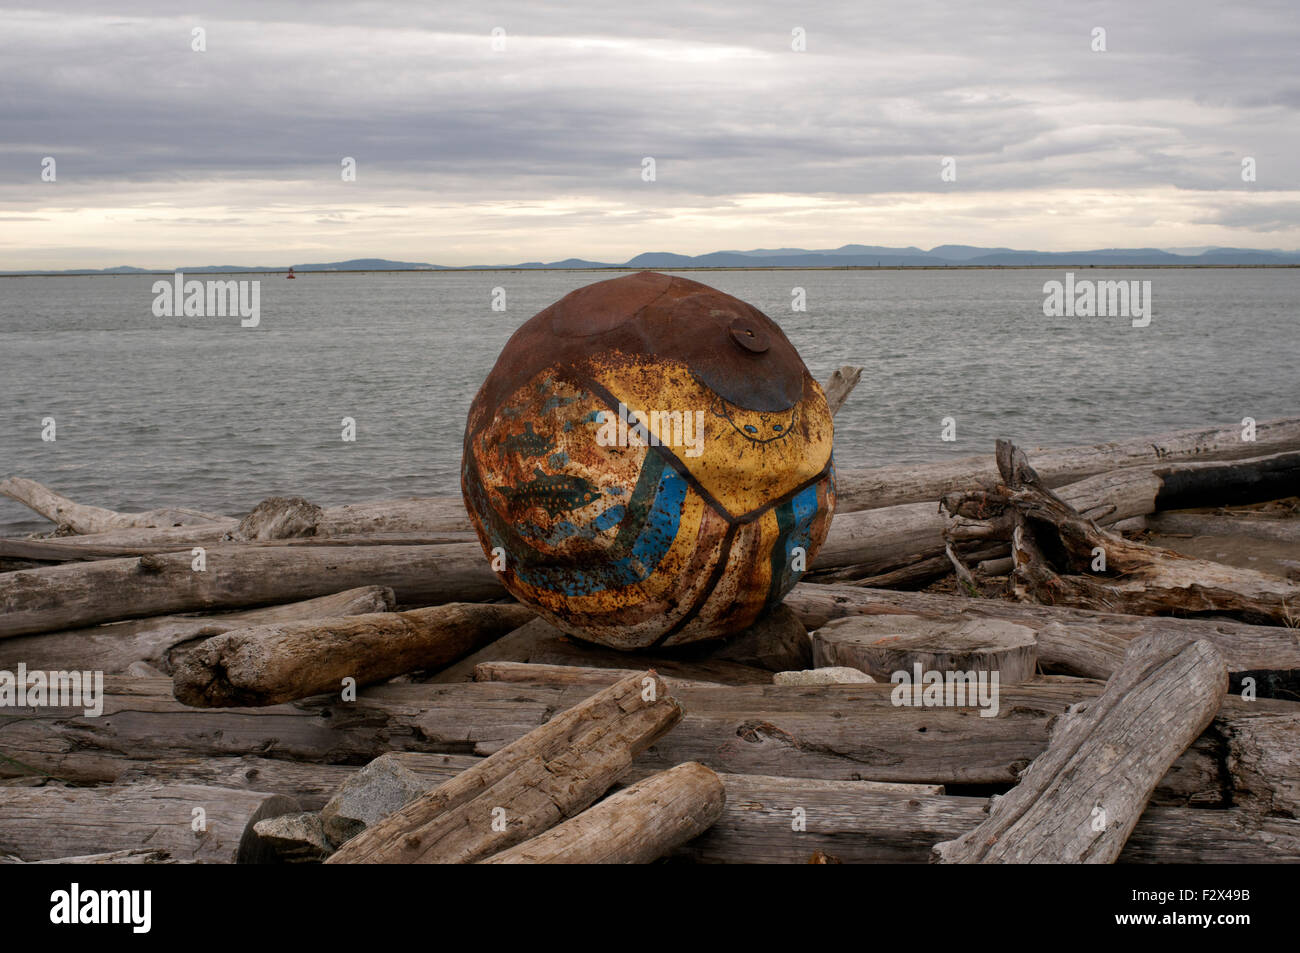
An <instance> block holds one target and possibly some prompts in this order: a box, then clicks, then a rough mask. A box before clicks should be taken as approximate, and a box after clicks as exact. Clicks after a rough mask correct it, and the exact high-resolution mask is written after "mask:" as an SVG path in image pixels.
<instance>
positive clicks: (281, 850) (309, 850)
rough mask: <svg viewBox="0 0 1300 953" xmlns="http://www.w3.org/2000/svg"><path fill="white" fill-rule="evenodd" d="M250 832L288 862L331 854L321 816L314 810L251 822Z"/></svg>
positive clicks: (308, 859) (322, 858)
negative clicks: (251, 830) (252, 823)
mask: <svg viewBox="0 0 1300 953" xmlns="http://www.w3.org/2000/svg"><path fill="white" fill-rule="evenodd" d="M253 833H255V834H256V835H257V836H258V838H260V839H261V840H262V842H263V843H264V844H266V846H267V847H270V848H271V849H272V850H273V851H275V853H276V854H277V855H279V858H280V859H281V860H283V861H285V862H287V863H307V862H310V861H316V860H324V859H325V858H326V857H328V856H329V855H330V854H332V853H334V845H332V844H331V843H330V842H329V840H328V838H326V836H325V828H324V826H323V825H322V824H321V819H320V815H319V814H317V813H315V812H314V811H308V812H306V813H303V814H281V815H279V816H278V817H268V818H265V819H264V820H260V821H258V822H257V823H255V824H254V825H253Z"/></svg>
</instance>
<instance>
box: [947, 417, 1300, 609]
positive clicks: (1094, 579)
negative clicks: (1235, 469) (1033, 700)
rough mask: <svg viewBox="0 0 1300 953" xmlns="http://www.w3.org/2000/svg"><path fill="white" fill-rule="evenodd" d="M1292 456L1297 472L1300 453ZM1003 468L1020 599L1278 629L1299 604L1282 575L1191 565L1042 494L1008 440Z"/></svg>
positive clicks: (1298, 589)
mask: <svg viewBox="0 0 1300 953" xmlns="http://www.w3.org/2000/svg"><path fill="white" fill-rule="evenodd" d="M1292 456H1293V457H1294V458H1295V461H1296V463H1297V465H1300V454H1293V455H1292ZM1271 459H1276V458H1271ZM998 465H999V467H1000V468H1001V470H1002V473H1003V479H1004V481H1005V484H1006V485H1005V487H1002V488H999V490H998V491H997V496H999V497H1001V498H1002V499H1004V500H1005V502H1006V505H1007V506H1008V507H1009V508H1010V509H1011V511H1012V514H1013V516H1014V525H1015V530H1014V536H1013V545H1012V556H1013V558H1014V559H1015V569H1014V570H1013V572H1012V576H1011V579H1012V585H1013V589H1014V591H1015V592H1016V594H1017V595H1018V596H1019V597H1020V598H1022V599H1032V600H1034V601H1037V602H1043V603H1047V604H1051V605H1076V606H1081V607H1084V608H1104V609H1112V610H1117V611H1119V612H1123V613H1126V614H1130V615H1170V614H1177V615H1194V614H1197V613H1200V614H1229V615H1232V616H1234V617H1236V618H1238V619H1240V620H1242V621H1245V622H1261V621H1262V622H1266V623H1268V622H1271V623H1274V624H1278V625H1282V624H1284V623H1285V622H1286V620H1287V618H1288V617H1289V615H1290V613H1291V611H1292V609H1291V606H1292V605H1293V604H1294V605H1300V586H1296V585H1294V584H1292V583H1289V582H1287V581H1285V580H1283V579H1280V578H1279V577H1277V576H1272V575H1268V574H1266V573H1260V572H1255V571H1254V570H1250V569H1238V568H1234V567H1229V566H1224V565H1222V564H1220V563H1213V562H1207V561H1204V560H1198V559H1190V558H1188V557H1186V556H1180V555H1179V554H1177V553H1174V552H1171V551H1170V550H1165V549H1158V548H1156V547H1154V546H1147V545H1145V544H1143V543H1138V542H1132V541H1129V540H1126V539H1124V538H1123V537H1121V536H1117V535H1115V534H1114V533H1110V532H1107V531H1105V530H1103V529H1101V528H1100V527H1099V526H1098V525H1097V524H1096V523H1095V522H1094V521H1093V520H1090V519H1087V518H1085V517H1083V516H1081V515H1080V514H1079V513H1078V512H1077V511H1076V510H1075V509H1074V508H1072V507H1071V506H1070V505H1069V504H1067V503H1066V502H1065V501H1064V500H1062V499H1061V498H1060V497H1058V496H1057V495H1056V494H1054V493H1052V491H1051V490H1048V489H1047V488H1046V487H1044V486H1043V485H1042V482H1041V480H1040V479H1039V478H1038V475H1037V474H1036V473H1034V471H1033V469H1032V468H1031V467H1030V466H1029V464H1028V461H1027V460H1026V458H1025V456H1024V454H1023V453H1022V452H1020V451H1019V450H1017V449H1016V448H1015V447H1014V446H1012V445H1011V444H1009V443H1007V442H1006V441H998ZM1236 466H1240V464H1238V465H1236ZM1205 472H1208V471H1207V470H1188V471H1186V473H1187V474H1192V473H1198V474H1204V473H1205ZM1296 473H1297V478H1298V479H1300V469H1297V471H1296ZM1188 479H1189V480H1190V476H1189V477H1188ZM945 505H948V504H945ZM1049 554H1050V555H1049Z"/></svg>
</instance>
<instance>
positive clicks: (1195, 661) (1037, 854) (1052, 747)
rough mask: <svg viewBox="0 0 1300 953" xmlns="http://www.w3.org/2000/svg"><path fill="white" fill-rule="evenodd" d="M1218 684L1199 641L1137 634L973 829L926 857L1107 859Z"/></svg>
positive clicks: (959, 860)
mask: <svg viewBox="0 0 1300 953" xmlns="http://www.w3.org/2000/svg"><path fill="white" fill-rule="evenodd" d="M1227 687H1228V671H1227V668H1226V667H1225V666H1224V664H1223V659H1222V658H1220V656H1219V653H1218V652H1216V651H1215V649H1214V646H1213V645H1211V644H1210V643H1209V642H1193V643H1187V642H1184V641H1182V640H1181V639H1176V638H1170V637H1168V636H1145V637H1143V638H1141V639H1137V640H1136V641H1134V642H1133V644H1132V645H1130V646H1129V651H1128V654H1127V655H1126V656H1125V659H1124V664H1123V665H1122V666H1121V667H1120V669H1119V671H1117V672H1116V673H1115V675H1114V676H1113V677H1112V678H1111V679H1110V681H1109V682H1108V683H1107V685H1106V691H1105V692H1103V693H1102V696H1101V697H1100V698H1098V699H1096V700H1094V701H1091V702H1088V703H1087V704H1086V705H1081V706H1079V707H1078V708H1077V709H1072V710H1071V711H1070V712H1068V713H1067V714H1066V715H1065V716H1064V717H1062V718H1061V719H1060V720H1059V721H1058V722H1057V724H1056V726H1055V729H1054V730H1053V733H1052V740H1051V743H1050V744H1049V745H1048V747H1047V750H1046V751H1044V752H1043V753H1042V754H1041V755H1039V756H1038V757H1037V758H1035V759H1034V761H1033V763H1032V764H1031V765H1030V766H1029V769H1028V770H1027V771H1026V772H1025V774H1024V776H1023V777H1022V778H1021V779H1020V783H1019V784H1017V785H1016V786H1015V787H1014V788H1012V789H1011V790H1010V791H1009V792H1008V793H1007V794H1005V795H1003V796H1002V797H999V798H996V799H995V800H994V801H993V803H992V804H991V806H990V809H989V816H988V817H987V818H986V819H985V820H984V821H983V822H981V823H980V825H979V826H978V827H976V828H974V829H973V830H970V831H968V832H966V833H965V834H963V835H962V836H961V837H959V838H957V839H956V840H951V841H945V842H943V843H941V844H937V845H935V848H934V855H935V859H936V860H938V861H940V862H941V863H949V864H963V863H1011V864H1014V863H1090V864H1109V863H1114V862H1115V860H1116V859H1117V858H1118V857H1119V855H1120V852H1121V851H1122V850H1123V848H1124V843H1125V842H1126V841H1127V840H1128V837H1129V834H1130V833H1131V832H1132V831H1133V828H1134V827H1135V826H1136V825H1137V822H1138V818H1139V817H1141V816H1142V812H1143V811H1144V810H1145V809H1146V805H1147V800H1148V798H1150V796H1151V792H1152V791H1154V790H1155V787H1156V784H1157V783H1158V782H1159V781H1160V778H1161V777H1163V776H1164V774H1165V772H1166V771H1168V770H1169V767H1170V766H1171V765H1172V764H1173V763H1174V761H1175V760H1176V759H1177V758H1178V757H1179V756H1180V755H1181V754H1182V753H1183V752H1184V751H1185V750H1186V749H1187V747H1188V746H1189V745H1190V744H1191V743H1192V742H1193V741H1194V740H1195V739H1196V738H1197V736H1199V735H1200V734H1201V732H1202V731H1204V730H1205V728H1206V726H1207V725H1209V723H1210V721H1211V720H1212V719H1213V718H1214V715H1215V713H1216V712H1217V711H1218V710H1219V705H1220V703H1221V702H1222V700H1223V693H1224V691H1225V690H1226V689H1227Z"/></svg>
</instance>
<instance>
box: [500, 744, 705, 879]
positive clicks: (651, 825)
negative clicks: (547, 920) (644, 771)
mask: <svg viewBox="0 0 1300 953" xmlns="http://www.w3.org/2000/svg"><path fill="white" fill-rule="evenodd" d="M726 800H727V795H726V790H725V789H724V788H723V786H722V781H720V780H719V779H718V776H717V775H716V774H714V773H713V772H712V771H710V770H709V769H708V768H706V767H705V766H704V765H702V764H699V763H697V762H694V761H692V762H688V763H686V764H679V765H677V767H675V768H670V769H668V770H667V771H662V772H660V773H658V774H654V775H651V776H650V777H648V778H645V779H644V780H642V781H638V782H637V783H636V784H633V785H632V786H631V787H629V788H624V789H623V790H622V791H619V792H618V793H616V794H612V795H610V796H609V797H608V798H606V799H605V800H603V801H601V802H600V803H599V804H596V805H595V806H593V807H589V808H587V810H585V811H583V812H582V813H581V814H579V815H578V816H577V817H573V818H570V819H569V820H567V821H565V822H564V823H562V824H559V825H557V826H555V827H552V828H551V829H550V830H549V831H546V832H545V833H544V834H539V835H537V836H536V837H534V838H533V839H532V840H528V841H524V843H522V844H517V845H516V846H514V847H511V848H509V849H508V850H503V851H501V852H500V853H499V854H494V855H493V856H492V857H491V858H489V859H488V860H487V861H485V863H489V864H648V863H650V862H651V861H655V860H658V859H659V858H660V857H663V856H664V855H665V854H667V853H669V852H670V851H672V850H674V849H676V848H678V847H680V846H681V845H682V844H685V843H686V842H687V841H690V840H692V839H694V838H696V837H699V836H700V835H701V834H703V833H704V832H705V831H706V830H708V829H709V828H710V827H711V826H712V825H713V822H714V821H716V820H717V819H718V818H719V817H720V816H721V814H722V808H723V805H724V804H725V803H726Z"/></svg>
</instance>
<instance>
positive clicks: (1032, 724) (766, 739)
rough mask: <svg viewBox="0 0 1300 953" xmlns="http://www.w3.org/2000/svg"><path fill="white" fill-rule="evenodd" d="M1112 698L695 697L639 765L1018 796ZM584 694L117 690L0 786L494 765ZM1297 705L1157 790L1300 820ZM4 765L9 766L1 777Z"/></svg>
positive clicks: (816, 693) (15, 720)
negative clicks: (1073, 721)
mask: <svg viewBox="0 0 1300 953" xmlns="http://www.w3.org/2000/svg"><path fill="white" fill-rule="evenodd" d="M1102 687H1103V686H1102V685H1101V683H1099V682H1094V681H1088V680H1074V679H1065V680H1059V681H1056V682H1048V683H1042V684H1040V683H1026V684H1022V685H1015V686H1008V687H1006V688H1003V689H1001V690H1000V693H999V708H998V714H997V716H996V717H981V716H980V715H979V713H978V711H977V710H976V709H975V708H970V707H967V708H937V707H930V708H924V707H922V708H917V707H911V706H906V707H899V706H895V705H894V704H893V701H892V699H891V692H892V690H893V688H894V686H892V685H889V684H868V685H821V686H813V687H793V686H773V685H768V686H735V687H728V688H721V689H697V688H682V689H680V690H677V691H674V695H675V696H676V697H678V698H679V699H681V700H682V703H683V705H684V706H686V708H687V709H688V711H689V714H688V715H687V717H686V719H685V721H684V722H683V724H682V725H681V726H679V728H678V730H676V731H673V732H671V733H670V734H668V735H667V736H665V737H664V738H663V739H661V740H660V741H658V742H657V743H656V744H655V746H654V748H653V749H652V750H650V751H647V752H645V753H644V754H643V755H642V756H641V764H642V765H643V766H644V767H646V768H647V769H659V770H662V769H664V768H668V767H672V766H673V765H676V764H680V763H681V762H683V761H699V762H701V763H702V764H706V765H708V766H709V767H711V768H713V769H714V770H715V771H727V772H731V773H736V774H781V775H785V776H789V777H814V778H817V777H819V778H827V779H853V778H867V779H870V780H880V781H900V782H905V783H932V784H1009V783H1014V782H1015V780H1016V778H1017V777H1018V775H1019V773H1020V771H1021V770H1022V769H1023V768H1024V767H1025V766H1026V765H1027V764H1028V763H1029V762H1030V761H1032V760H1033V759H1034V758H1035V757H1037V756H1038V755H1039V754H1040V753H1041V752H1042V751H1043V750H1044V749H1045V748H1046V746H1047V740H1048V725H1049V722H1050V721H1051V719H1052V718H1053V717H1055V716H1056V715H1059V714H1061V713H1063V712H1064V711H1065V710H1066V709H1067V708H1068V707H1069V706H1070V705H1071V704H1074V703H1077V702H1081V701H1086V700H1088V699H1090V698H1094V697H1096V696H1097V695H1098V694H1100V692H1101V689H1102ZM589 691H590V689H588V688H567V689H566V688H555V687H547V686H531V685H520V684H512V683H497V682H477V683H475V682H469V683H463V684H462V683H457V684H452V685H437V684H423V685H411V684H384V685H376V686H374V687H372V688H368V689H365V690H364V691H362V692H361V693H360V694H359V696H358V698H357V701H356V702H341V701H338V700H337V699H334V698H329V697H325V696H317V697H316V698H314V699H309V700H306V701H301V702H297V703H294V704H292V705H276V706H273V707H269V708H251V709H220V708H215V709H193V708H187V707H186V706H184V705H181V704H180V703H179V702H177V701H176V700H175V699H174V698H172V696H171V682H170V680H161V679H121V678H117V677H110V678H107V679H105V697H104V704H103V715H102V716H101V717H98V718H86V717H84V716H83V714H82V711H81V709H79V708H78V709H60V708H37V709H22V710H13V714H12V715H5V714H0V737H3V738H4V749H3V755H4V757H3V758H0V776H20V775H26V774H35V773H45V774H49V775H53V776H55V777H58V778H66V779H68V780H72V781H77V782H79V783H81V782H111V781H113V780H115V779H117V778H119V777H121V776H123V775H124V774H125V773H126V772H127V771H130V770H134V769H135V768H136V767H137V765H135V764H134V762H139V761H148V760H154V759H177V758H214V757H215V758H228V757H237V756H241V755H246V754H249V753H260V754H263V755H265V756H267V757H275V758H293V759H297V760H315V761H320V762H324V763H333V764H349V763H350V764H361V763H365V762H367V761H370V760H372V759H374V758H376V757H378V756H379V755H381V754H384V753H385V752H388V751H395V750H407V751H423V752H445V753H455V754H465V753H477V754H491V753H494V752H496V751H498V750H500V749H501V748H502V747H504V746H506V745H508V744H509V743H511V742H512V741H515V740H517V739H518V738H520V737H522V736H523V735H525V734H527V733H528V732H529V731H531V730H533V729H534V728H536V727H538V726H539V725H541V724H544V723H545V722H546V720H547V719H548V718H550V717H551V716H552V715H553V714H554V713H555V712H556V711H562V710H565V709H567V708H570V707H572V706H574V705H576V704H580V703H581V702H582V701H583V700H585V698H586V697H587V693H588V692H589ZM1298 738H1300V704H1297V703H1294V702H1283V701H1275V700H1271V699H1258V700H1255V701H1244V700H1242V699H1240V698H1233V697H1229V698H1228V699H1226V700H1225V701H1224V705H1223V708H1222V710H1221V711H1220V713H1219V715H1218V716H1217V717H1216V719H1215V722H1214V724H1213V726H1212V727H1211V728H1210V729H1208V730H1207V731H1206V732H1205V733H1204V734H1202V736H1201V737H1200V738H1198V739H1197V741H1196V743H1195V744H1193V746H1192V747H1191V749H1189V751H1188V752H1187V753H1186V754H1185V755H1184V756H1183V757H1182V758H1180V759H1179V760H1178V762H1177V763H1176V764H1175V765H1174V767H1173V768H1172V769H1171V770H1170V772H1169V773H1168V774H1167V775H1166V776H1165V778H1164V779H1163V780H1162V781H1161V784H1160V787H1159V788H1158V789H1157V795H1156V798H1157V801H1158V803H1162V804H1189V803H1191V804H1203V805H1207V806H1227V805H1229V804H1237V805H1245V804H1253V805H1258V806H1259V809H1260V810H1262V811H1264V812H1269V811H1273V812H1278V813H1291V814H1297V813H1300V755H1297V753H1296V752H1297V751H1300V741H1298ZM6 759H7V760H6Z"/></svg>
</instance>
